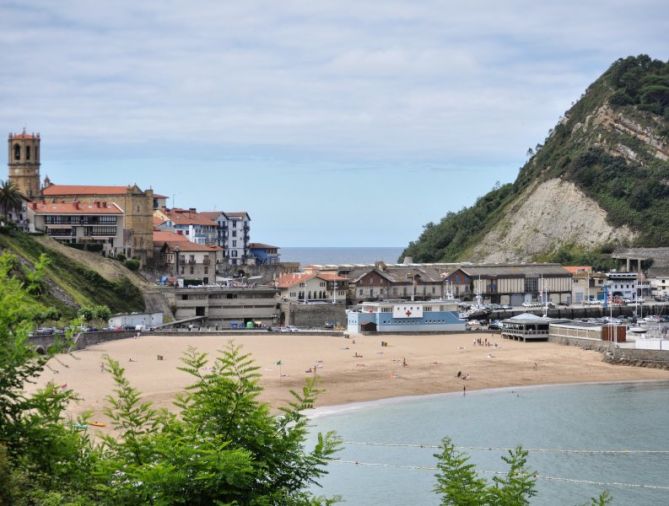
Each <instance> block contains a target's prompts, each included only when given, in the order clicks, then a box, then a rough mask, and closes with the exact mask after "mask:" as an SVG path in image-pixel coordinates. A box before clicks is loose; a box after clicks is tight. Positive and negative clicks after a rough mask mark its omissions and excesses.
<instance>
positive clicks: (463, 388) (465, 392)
mask: <svg viewBox="0 0 669 506" xmlns="http://www.w3.org/2000/svg"><path fill="white" fill-rule="evenodd" d="M465 395H467V385H462V396H463V397H464V396H465Z"/></svg>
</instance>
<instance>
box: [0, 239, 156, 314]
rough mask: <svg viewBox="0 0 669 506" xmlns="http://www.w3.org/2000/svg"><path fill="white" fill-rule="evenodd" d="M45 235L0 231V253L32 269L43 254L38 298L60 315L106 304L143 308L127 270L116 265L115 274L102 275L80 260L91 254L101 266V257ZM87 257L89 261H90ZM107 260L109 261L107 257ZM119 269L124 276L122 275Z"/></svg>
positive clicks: (115, 309)
mask: <svg viewBox="0 0 669 506" xmlns="http://www.w3.org/2000/svg"><path fill="white" fill-rule="evenodd" d="M70 249H71V248H67V247H66V246H62V245H60V244H58V243H56V242H55V241H53V240H51V239H48V238H41V237H33V236H30V235H28V234H24V233H21V232H18V231H15V230H4V231H2V232H0V252H1V251H3V250H4V251H7V252H10V253H12V254H13V255H15V256H16V257H18V259H19V262H20V263H21V264H23V265H24V266H26V267H27V268H28V269H32V268H33V266H35V265H37V264H38V262H39V261H40V257H41V256H42V255H44V256H45V257H46V258H47V265H46V267H45V269H44V282H43V284H44V289H43V290H42V291H41V293H40V294H39V301H40V302H41V303H42V304H44V305H45V306H47V307H51V308H55V309H56V310H57V311H58V312H59V313H61V314H62V315H64V316H69V317H72V316H74V315H75V314H76V312H77V309H78V308H79V307H84V306H86V307H91V306H99V305H103V306H107V307H108V308H109V309H110V310H111V311H112V313H121V312H132V311H143V310H144V299H143V296H142V292H141V290H140V289H139V288H138V287H137V286H136V284H133V282H132V281H130V279H129V276H131V275H133V273H131V272H130V271H128V270H127V269H125V268H124V267H123V266H121V265H120V264H119V273H117V274H116V275H114V276H112V275H107V276H106V277H105V276H102V275H101V274H100V273H98V272H97V269H93V268H91V265H86V264H85V263H82V262H81V261H80V260H77V259H75V257H76V258H78V259H80V257H81V256H82V255H83V256H86V255H88V256H90V257H94V259H95V262H96V263H97V264H100V265H102V264H103V263H104V262H103V260H105V259H103V258H101V257H100V256H99V255H94V254H92V253H83V252H80V251H77V250H71V253H70V251H69V250H70ZM92 262H93V260H91V261H90V262H89V263H92ZM107 262H112V261H111V260H107ZM123 271H125V272H126V273H128V276H126V275H123Z"/></svg>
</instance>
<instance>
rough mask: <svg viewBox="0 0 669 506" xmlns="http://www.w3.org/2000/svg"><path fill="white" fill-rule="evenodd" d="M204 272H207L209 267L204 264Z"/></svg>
mask: <svg viewBox="0 0 669 506" xmlns="http://www.w3.org/2000/svg"><path fill="white" fill-rule="evenodd" d="M204 273H205V274H209V267H207V266H206V265H205V266H204Z"/></svg>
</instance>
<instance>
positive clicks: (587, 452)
mask: <svg viewBox="0 0 669 506" xmlns="http://www.w3.org/2000/svg"><path fill="white" fill-rule="evenodd" d="M343 444H344V445H353V446H381V447H391V448H392V447H395V448H427V449H439V448H441V446H440V445H431V444H420V443H381V442H371V441H344V443H343ZM455 449H456V450H468V451H491V452H492V451H494V452H506V451H509V450H514V449H515V448H505V447H494V446H456V447H455ZM523 450H525V451H527V452H530V453H572V454H585V455H607V454H608V455H635V454H639V455H669V450H634V449H618V450H593V449H587V448H523Z"/></svg>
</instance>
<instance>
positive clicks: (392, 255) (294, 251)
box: [280, 247, 404, 265]
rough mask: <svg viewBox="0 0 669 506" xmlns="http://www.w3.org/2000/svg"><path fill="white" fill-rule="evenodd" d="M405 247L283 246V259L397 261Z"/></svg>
mask: <svg viewBox="0 0 669 506" xmlns="http://www.w3.org/2000/svg"><path fill="white" fill-rule="evenodd" d="M402 251H404V247H396V248H395V247H386V248H306V247H305V248H297V247H295V248H290V247H288V248H281V251H280V253H281V261H283V262H300V263H301V264H302V265H309V264H371V263H374V262H376V261H379V260H381V261H383V262H385V263H395V262H397V259H398V258H399V256H400V255H401V254H402Z"/></svg>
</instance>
